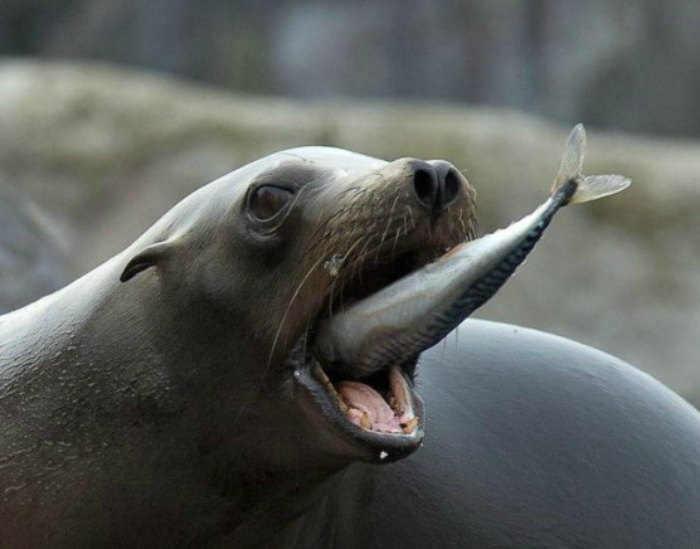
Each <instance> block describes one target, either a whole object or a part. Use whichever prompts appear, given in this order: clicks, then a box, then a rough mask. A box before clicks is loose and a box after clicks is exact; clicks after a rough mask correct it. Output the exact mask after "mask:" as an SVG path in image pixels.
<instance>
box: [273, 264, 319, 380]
mask: <svg viewBox="0 0 700 549" xmlns="http://www.w3.org/2000/svg"><path fill="white" fill-rule="evenodd" d="M324 259H325V257H323V256H321V257H320V258H319V259H318V261H316V263H314V264H313V265H312V266H311V268H310V269H309V270H308V272H307V273H306V275H304V278H302V280H301V282H300V283H299V285H298V286H297V289H296V290H295V291H294V294H293V295H292V298H291V299H290V300H289V304H288V305H287V308H286V309H285V311H284V314H283V315H282V320H281V321H280V325H279V328H277V333H276V334H275V338H274V340H273V341H272V347H270V355H269V357H268V359H267V368H266V370H265V373H264V374H263V377H265V375H266V374H267V371H268V370H269V368H270V365H271V364H272V357H273V356H274V353H275V349H276V347H277V343H278V340H279V337H280V334H281V333H282V328H283V327H284V322H285V320H286V319H287V315H288V314H289V311H290V310H291V309H292V305H293V304H294V301H295V300H296V298H297V297H298V296H299V293H300V292H301V289H302V288H303V287H304V284H306V281H307V280H308V279H309V277H310V276H311V273H313V272H314V271H315V270H316V269H317V268H318V266H319V265H320V264H321V262H322V261H323V260H324Z"/></svg>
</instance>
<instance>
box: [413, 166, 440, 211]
mask: <svg viewBox="0 0 700 549" xmlns="http://www.w3.org/2000/svg"><path fill="white" fill-rule="evenodd" d="M413 188H414V189H415V191H416V196H417V197H418V200H420V202H421V204H423V206H425V207H427V208H428V209H430V210H432V209H433V208H439V206H438V205H437V204H436V203H437V201H438V195H439V183H438V180H437V174H436V173H435V170H434V169H433V168H432V166H429V165H427V164H426V165H422V166H421V167H419V168H416V170H415V172H414V173H413Z"/></svg>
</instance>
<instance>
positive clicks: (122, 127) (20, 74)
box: [0, 62, 700, 402]
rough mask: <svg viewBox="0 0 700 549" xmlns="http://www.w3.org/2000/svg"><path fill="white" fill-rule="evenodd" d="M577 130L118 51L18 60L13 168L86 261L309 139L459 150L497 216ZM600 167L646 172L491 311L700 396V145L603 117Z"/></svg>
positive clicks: (482, 200) (1, 144) (485, 221)
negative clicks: (216, 79)
mask: <svg viewBox="0 0 700 549" xmlns="http://www.w3.org/2000/svg"><path fill="white" fill-rule="evenodd" d="M572 122H573V121H572ZM569 129H570V128H569V127H561V126H554V125H550V124H547V123H544V122H542V121H540V120H538V119H535V118H531V117H528V116H524V115H521V114H518V113H514V112H507V111H502V110H489V109H460V108H448V107H441V106H425V105H416V104H394V103H392V104H379V103H374V104H365V105H358V104H342V105H341V104H325V105H316V106H312V105H310V104H304V103H296V102H290V101H284V100H276V99H261V98H254V97H243V96H234V95H227V94H223V93H218V92H214V91H212V90H209V89H204V88H198V87H195V86H192V85H188V84H184V83H182V82H180V81H176V80H169V79H165V78H159V77H156V76H153V75H145V74H139V73H134V72H127V71H121V70H115V69H110V68H106V67H100V66H89V65H60V64H59V65H53V64H47V63H20V62H6V63H4V64H2V65H0V178H4V179H6V180H7V181H11V182H13V183H14V184H16V185H17V186H19V187H21V188H22V190H23V192H26V193H27V194H29V195H30V196H31V197H32V199H33V200H35V201H36V202H37V203H38V204H39V205H40V206H41V208H42V209H43V210H45V211H46V212H47V214H48V215H49V216H50V219H51V223H52V224H54V225H55V226H58V227H60V239H61V241H62V243H63V246H65V248H66V249H67V250H68V251H69V254H70V257H71V261H72V272H73V274H74V275H77V274H80V273H82V272H84V271H86V270H87V269H89V268H92V267H94V266H95V265H97V264H98V263H99V262H101V261H102V260H104V259H106V258H107V257H109V256H111V255H112V254H114V253H115V252H117V251H119V250H120V249H121V248H123V247H124V246H125V245H126V244H128V243H129V242H130V241H131V240H132V239H134V238H135V237H136V236H138V235H139V234H140V233H141V232H142V231H143V230H144V229H145V228H147V227H148V225H150V224H151V223H152V222H153V221H155V220H156V219H157V218H158V217H159V216H160V215H161V214H162V213H164V212H165V211H166V210H167V209H168V208H169V207H170V206H172V205H173V204H175V203H176V202H177V201H178V200H180V199H181V198H182V197H184V196H185V195H187V194H188V193H190V192H191V191H192V190H194V189H195V188H196V187H198V186H200V185H202V184H204V183H206V182H208V181H210V180H212V179H214V178H216V177H217V176H219V175H221V174H223V173H225V172H227V171H230V170H231V169H233V168H235V167H237V166H239V165H241V164H243V163H245V162H248V161H250V160H253V159H255V158H258V157H260V156H262V155H264V154H267V153H270V152H273V151H276V150H279V149H283V148H287V147H292V146H299V145H308V144H323V145H335V146H340V147H345V148H348V149H352V150H356V151H358V152H363V153H367V154H371V155H375V156H379V157H382V158H387V159H393V158H398V157H401V156H417V157H422V158H428V159H429V158H445V159H448V160H451V161H452V162H453V163H455V165H456V166H457V167H458V168H460V169H464V170H465V173H466V175H467V177H468V178H469V180H470V181H471V182H472V184H473V185H474V186H475V187H476V188H477V190H478V193H479V204H480V208H481V219H482V228H483V230H484V231H491V230H493V229H495V228H497V227H498V226H502V225H505V224H507V223H509V222H510V221H512V220H514V219H516V218H519V217H521V216H522V215H525V214H527V213H529V212H530V211H531V210H532V209H533V208H534V207H535V206H536V205H537V204H538V203H540V202H541V201H542V200H543V199H544V198H545V196H546V194H547V191H548V188H549V183H550V181H551V178H552V177H553V175H554V172H555V171H556V168H557V164H558V161H559V158H560V155H561V152H562V148H563V145H564V141H565V139H566V136H567V134H568V131H569ZM586 171H587V172H588V173H605V172H608V173H609V172H613V173H623V174H626V175H628V176H630V177H632V178H633V180H634V185H633V187H632V188H631V189H629V190H628V191H626V192H625V193H623V194H621V195H618V196H616V197H613V198H610V199H606V200H603V201H600V202H596V203H592V204H586V205H582V206H575V207H571V208H570V209H567V210H566V211H564V212H562V214H560V216H558V218H557V219H556V220H555V222H554V224H553V226H552V228H551V229H550V230H549V232H548V234H547V235H546V236H545V238H544V240H543V242H542V243H541V245H540V246H539V247H538V249H537V251H536V253H535V254H534V255H533V257H532V259H531V260H529V262H528V263H527V265H526V266H524V267H523V269H522V271H521V272H520V273H519V274H518V275H517V276H516V277H515V278H514V280H513V281H512V282H510V283H509V284H508V285H507V286H506V287H505V288H504V290H503V291H502V292H501V293H500V294H499V296H498V298H497V299H495V300H494V301H493V302H492V303H491V304H489V305H487V306H486V307H485V308H484V309H483V310H482V311H481V312H480V315H479V316H482V317H488V318H492V319H497V320H502V321H508V322H514V323H519V324H524V325H527V326H533V327H536V328H541V329H544V330H547V331H550V332H554V333H558V334H562V335H566V336H569V337H572V338H574V339H577V340H580V341H583V342H585V343H588V344H591V345H594V346H596V347H599V348H602V349H604V350H607V351H609V352H611V353H613V354H616V355H618V356H620V357H622V358H623V359H626V360H629V361H630V362H632V363H634V364H637V365H638V366H640V367H641V368H643V369H645V370H647V371H648V372H650V373H652V374H653V375H654V376H655V377H658V378H659V379H661V380H662V381H664V382H665V383H667V384H669V385H670V386H672V387H674V388H675V389H676V390H678V391H679V392H681V393H682V394H684V395H686V396H689V397H691V398H696V402H698V401H700V367H698V362H697V359H696V354H697V352H698V342H697V339H698V335H699V334H698V328H697V326H700V238H699V237H698V234H700V231H699V230H698V229H699V228H700V227H699V226H698V225H700V216H698V214H697V212H698V209H699V208H700V144H699V143H694V142H683V141H672V140H660V139H649V138H644V137H632V136H626V135H612V134H606V133H601V132H599V131H597V130H596V129H595V128H589V148H588V154H587V162H586ZM445 345H450V339H449V338H448V340H447V342H446V343H445Z"/></svg>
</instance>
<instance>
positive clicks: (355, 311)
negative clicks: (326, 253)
mask: <svg viewBox="0 0 700 549" xmlns="http://www.w3.org/2000/svg"><path fill="white" fill-rule="evenodd" d="M585 145H586V133H585V130H584V128H583V126H582V125H581V124H579V125H577V126H576V127H575V128H574V129H573V130H572V132H571V134H570V135H569V138H568V140H567V143H566V147H565V149H564V154H563V156H562V160H561V163H560V166H559V170H558V172H557V175H556V177H555V179H554V184H553V185H552V188H551V191H550V196H549V198H548V199H547V200H546V201H545V202H544V203H543V204H541V205H540V206H539V207H538V208H537V209H536V210H535V211H534V212H532V213H531V214H530V215H528V216H526V217H524V218H522V219H520V220H519V221H517V222H515V223H512V224H511V225H510V226H508V227H507V228H504V229H500V230H498V231H495V232H494V233H491V234H487V235H485V236H483V237H482V238H479V239H477V240H474V241H470V242H464V243H462V244H460V245H458V246H456V247H455V248H453V249H452V250H450V251H449V252H447V253H446V254H445V255H443V256H442V257H440V258H439V259H438V260H437V261H435V262H434V263H431V264H428V265H426V266H425V267H423V268H421V269H418V270H417V271H414V272H413V273H411V274H409V275H407V276H404V277H403V278H401V279H399V280H397V281H396V282H394V283H393V284H390V285H389V286H387V287H385V288H383V289H382V290H380V291H378V292H377V293H375V294H373V295H371V296H370V297H368V298H366V299H363V300H361V301H359V302H358V303H355V304H353V305H352V306H350V307H349V308H347V309H345V310H343V311H340V312H339V313H337V314H336V315H334V316H333V317H331V318H330V319H327V320H324V321H322V322H321V323H320V324H319V326H318V331H317V336H316V340H315V347H314V352H315V354H316V356H317V358H319V360H321V361H322V362H323V363H326V364H333V365H335V367H336V368H340V369H342V368H352V369H353V371H354V372H355V373H356V375H359V376H361V375H369V374H371V373H372V372H374V371H376V370H377V369H380V368H383V367H385V366H386V365H389V364H402V363H405V362H407V361H409V360H411V359H413V358H415V356H416V355H418V354H419V353H421V352H422V351H424V350H425V349H427V348H429V347H431V346H433V345H435V344H436V343H438V342H439V341H441V340H442V339H443V338H444V337H445V336H446V335H447V334H448V333H449V332H450V331H452V330H453V329H454V328H456V327H457V326H458V325H459V324H460V323H461V322H462V321H463V320H464V319H465V318H467V317H468V316H469V315H470V314H471V313H473V312H474V311H475V310H476V309H478V308H479V307H480V306H481V305H483V304H484V303H486V301H488V300H489V299H490V298H491V297H493V295H495V294H496V292H497V291H498V290H499V289H500V288H501V286H503V284H505V282H506V281H507V280H508V279H509V278H510V276H511V275H512V274H513V273H514V272H515V270H516V269H517V268H518V267H519V266H520V265H521V264H522V263H523V262H524V260H525V258H526V257H527V256H528V254H529V253H530V252H531V251H532V249H533V248H534V246H535V245H536V244H537V242H538V241H539V239H540V238H541V237H542V234H543V233H544V231H545V230H546V228H547V227H548V226H549V223H550V222H551V220H552V219H553V217H554V215H555V214H556V213H557V212H558V211H559V210H560V209H561V208H562V207H563V206H566V205H567V204H575V203H583V202H589V201H591V200H596V199H598V198H602V197H605V196H609V195H611V194H615V193H618V192H620V191H622V190H624V189H625V188H627V187H628V186H629V185H630V180H629V179H627V178H625V177H623V176H620V175H593V176H583V175H582V173H581V169H582V165H583V158H584V152H585Z"/></svg>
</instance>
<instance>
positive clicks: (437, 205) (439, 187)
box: [412, 160, 462, 214]
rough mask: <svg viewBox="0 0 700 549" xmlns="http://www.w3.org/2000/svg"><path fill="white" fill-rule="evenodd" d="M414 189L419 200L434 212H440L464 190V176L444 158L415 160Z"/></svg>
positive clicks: (413, 164)
mask: <svg viewBox="0 0 700 549" xmlns="http://www.w3.org/2000/svg"><path fill="white" fill-rule="evenodd" d="M412 167H413V190H414V191H415V193H416V197H417V198H418V201H419V202H420V203H421V204H422V205H423V206H425V207H426V208H428V209H429V210H430V211H431V212H433V213H436V214H437V213H440V212H441V211H442V210H445V209H447V208H448V207H449V206H450V205H451V204H452V203H454V202H455V200H457V198H458V197H459V195H460V193H461V191H462V177H461V176H460V174H459V173H458V172H457V170H456V168H455V167H454V166H453V165H452V164H450V163H449V162H445V161H444V160H431V161H430V162H424V161H421V160H418V161H414V162H413V163H412Z"/></svg>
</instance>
